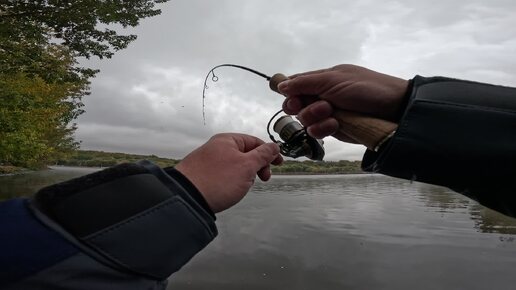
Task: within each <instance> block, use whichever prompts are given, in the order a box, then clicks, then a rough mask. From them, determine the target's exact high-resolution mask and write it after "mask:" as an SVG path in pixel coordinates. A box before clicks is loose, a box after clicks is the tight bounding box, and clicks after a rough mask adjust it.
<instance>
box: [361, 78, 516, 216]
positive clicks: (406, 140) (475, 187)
mask: <svg viewBox="0 0 516 290" xmlns="http://www.w3.org/2000/svg"><path fill="white" fill-rule="evenodd" d="M409 93H410V94H409V96H408V97H409V99H408V104H407V106H406V108H405V110H404V113H403V116H402V118H401V119H400V121H399V127H398V129H397V131H396V133H395V134H394V136H393V137H392V139H391V140H390V142H389V143H388V144H386V145H385V146H384V147H383V148H382V150H381V151H380V152H378V153H375V152H372V151H367V152H366V154H365V155H364V160H363V163H362V166H363V168H364V169H365V170H366V171H373V172H379V173H383V174H386V175H390V176H395V177H401V178H405V179H409V180H417V181H422V182H427V183H432V184H438V185H443V186H447V187H449V188H451V189H453V190H455V191H457V192H460V193H462V194H464V195H466V196H469V197H471V198H473V199H475V200H477V201H478V202H479V203H481V204H482V205H484V206H487V207H489V208H492V209H495V210H497V211H499V212H502V213H504V214H507V215H510V216H516V182H515V181H514V176H516V134H515V132H516V89H514V88H508V87H501V86H494V85H489V84H482V83H475V82H469V81H461V80H456V79H450V78H442V77H435V78H424V77H420V76H416V77H415V78H414V79H413V80H412V87H411V88H410V91H409Z"/></svg>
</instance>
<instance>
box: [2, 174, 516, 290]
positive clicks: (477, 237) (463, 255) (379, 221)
mask: <svg viewBox="0 0 516 290" xmlns="http://www.w3.org/2000/svg"><path fill="white" fill-rule="evenodd" d="M91 171H92V169H84V168H54V170H48V171H40V172H34V173H29V174H24V175H15V176H3V177H0V199H5V198H10V197H14V196H19V195H29V194H31V193H32V192H34V191H35V190H37V188H40V187H41V186H44V185H45V184H49V183H54V182H58V181H60V180H64V179H68V178H72V177H74V176H79V175H82V174H86V173H88V172H91ZM217 225H218V228H219V236H218V237H217V238H216V239H215V241H213V242H212V243H211V244H210V245H209V246H208V247H207V248H206V249H205V250H203V251H202V252H201V253H199V254H198V255H197V256H196V257H194V258H193V259H192V261H190V263H188V264H187V265H186V266H185V267H184V268H183V269H181V270H180V271H179V272H178V273H176V274H174V275H173V276H172V277H171V278H170V285H169V289H224V290H232V289H246V290H247V289H250V290H253V289H293V290H294V289H514V288H515V287H516V286H515V285H516V275H514V267H515V266H516V243H515V241H514V239H515V237H516V236H514V234H516V220H514V219H511V218H508V217H505V216H503V215H500V214H498V213H496V212H493V211H491V210H488V209H486V208H484V207H482V206H480V205H478V204H477V203H476V202H474V201H472V200H470V199H468V198H466V197H463V196H461V195H459V194H457V193H454V192H452V191H450V190H448V189H445V188H442V187H436V186H431V185H426V184H422V183H417V182H414V183H411V182H409V181H404V180H399V179H394V178H389V177H385V176H380V175H335V176H274V177H273V178H272V180H271V181H269V182H266V183H265V182H259V181H257V183H256V184H255V186H254V187H253V189H252V190H251V192H250V193H249V194H248V196H247V197H246V198H245V199H244V200H243V201H242V202H241V203H240V204H238V205H237V206H235V207H233V208H231V209H229V210H227V211H226V212H223V213H221V214H219V215H218V220H217Z"/></svg>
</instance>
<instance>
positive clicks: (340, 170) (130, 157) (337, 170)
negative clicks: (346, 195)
mask: <svg viewBox="0 0 516 290" xmlns="http://www.w3.org/2000/svg"><path fill="white" fill-rule="evenodd" d="M144 159H145V160H149V161H152V162H153V163H154V164H156V165H158V166H160V167H162V168H163V167H168V166H175V165H176V164H177V163H179V162H180V161H181V160H180V159H171V158H163V157H158V156H156V155H137V154H127V153H114V152H102V151H91V150H78V151H75V152H73V153H71V154H68V155H66V156H64V157H61V158H59V159H57V160H50V161H49V162H48V163H49V164H47V166H71V167H83V168H105V167H110V166H115V165H117V164H121V163H126V162H136V161H139V160H144ZM44 168H46V167H44ZM271 170H272V174H274V175H328V174H360V173H364V172H363V171H362V169H361V164H360V161H349V160H340V161H317V162H316V161H311V160H305V161H297V160H286V161H285V162H283V164H282V165H280V166H271ZM23 172H30V170H27V169H24V168H20V167H15V166H0V175H6V174H18V173H23Z"/></svg>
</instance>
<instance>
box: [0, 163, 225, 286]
mask: <svg viewBox="0 0 516 290" xmlns="http://www.w3.org/2000/svg"><path fill="white" fill-rule="evenodd" d="M178 174H180V173H178V172H177V173H175V174H173V176H174V175H175V176H174V177H172V176H171V175H170V174H167V172H165V171H163V170H162V169H161V168H159V167H157V166H155V165H154V164H152V163H150V162H148V161H142V162H139V163H137V164H123V165H119V166H115V167H112V168H109V169H106V170H103V171H99V172H96V173H93V174H90V175H86V176H83V177H79V178H76V179H73V180H70V181H67V182H63V183H59V184H55V185H52V186H49V187H46V188H43V189H41V190H40V191H39V192H38V193H36V194H35V196H34V197H33V198H31V199H28V200H27V199H25V200H24V199H18V200H11V201H7V202H4V203H2V204H1V208H0V209H1V212H0V233H1V235H2V237H7V238H2V239H1V240H0V247H1V248H0V257H1V258H2V259H1V260H2V265H1V267H3V268H0V270H1V271H0V273H1V274H0V275H2V276H1V278H2V279H1V281H0V288H2V287H1V286H5V285H9V287H10V288H8V289H55V288H59V287H63V288H67V287H68V288H72V289H99V288H101V289H164V287H165V286H166V279H167V277H168V276H170V275H171V274H172V273H174V272H175V271H177V270H179V269H180V268H181V267H182V266H183V265H184V264H185V263H186V262H188V261H189V260H190V259H191V258H192V257H193V256H194V255H195V254H196V253H197V252H198V251H200V250H201V249H202V248H204V247H205V246H206V245H207V244H208V243H209V242H210V241H211V240H213V238H214V237H215V236H216V235H217V228H216V226H215V223H214V221H215V216H214V214H213V212H211V210H210V209H209V207H207V204H206V203H205V201H204V203H203V202H202V201H203V199H202V195H201V194H200V193H199V192H198V191H197V189H196V188H195V186H193V184H191V183H190V182H189V181H188V179H187V178H186V177H184V176H182V175H180V176H179V177H178ZM192 196H194V197H192ZM199 198H201V199H199ZM4 261H9V263H4ZM79 273H82V274H79ZM85 273H88V275H86V274H85ZM2 283H3V284H2ZM2 289H4V288H2Z"/></svg>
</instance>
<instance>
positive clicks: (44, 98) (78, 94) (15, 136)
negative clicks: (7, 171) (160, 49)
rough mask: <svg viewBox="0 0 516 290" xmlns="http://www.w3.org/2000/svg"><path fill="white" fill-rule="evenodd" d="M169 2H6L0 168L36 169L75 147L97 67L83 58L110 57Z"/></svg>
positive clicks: (0, 34)
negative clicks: (81, 62) (121, 30)
mask: <svg viewBox="0 0 516 290" xmlns="http://www.w3.org/2000/svg"><path fill="white" fill-rule="evenodd" d="M166 1H168V0H154V1H152V0H125V1H120V0H97V1H95V0H76V1H71V0H70V1H66V0H64V1H63V0H46V1H43V0H31V1H29V0H6V1H1V2H0V165H1V164H10V165H16V166H24V167H33V168H34V167H38V166H41V165H43V164H45V162H46V161H47V160H49V159H51V158H54V159H55V158H56V157H59V154H63V153H66V152H68V151H70V150H73V149H75V148H77V146H78V143H77V142H75V141H74V139H73V133H74V131H75V129H76V127H75V124H73V120H74V119H76V118H77V117H78V116H79V115H80V114H81V113H83V112H84V111H83V109H82V107H83V104H82V101H81V100H82V97H83V96H85V95H88V89H89V87H88V86H89V80H90V79H91V78H92V77H94V76H95V74H96V73H97V70H93V69H90V68H84V67H79V66H78V61H77V59H78V58H80V57H86V58H89V57H91V56H97V57H99V58H104V57H106V58H109V57H111V56H112V55H113V54H114V52H115V51H117V50H120V49H123V48H125V47H127V45H128V44H129V43H130V42H131V41H133V40H134V39H135V38H136V36H135V35H119V34H118V33H117V32H116V31H115V30H112V29H109V28H107V27H108V25H112V24H115V25H119V26H122V27H127V26H136V25H138V23H139V20H140V19H142V18H145V17H150V16H154V15H158V14H160V10H159V9H155V8H154V7H155V5H156V3H161V2H166Z"/></svg>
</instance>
